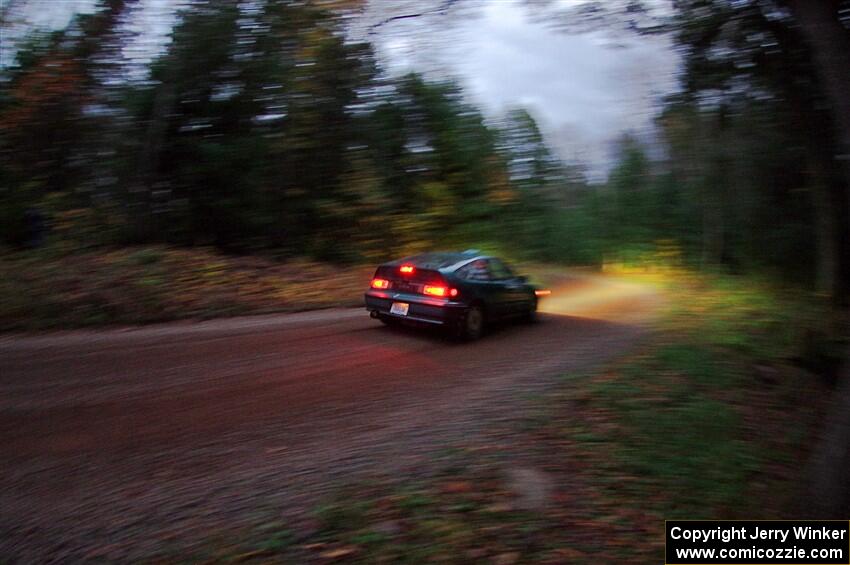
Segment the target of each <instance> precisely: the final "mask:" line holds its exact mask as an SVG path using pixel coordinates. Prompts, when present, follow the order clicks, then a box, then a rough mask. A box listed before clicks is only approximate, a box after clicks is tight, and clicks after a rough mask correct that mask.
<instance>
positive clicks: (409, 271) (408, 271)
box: [399, 265, 413, 275]
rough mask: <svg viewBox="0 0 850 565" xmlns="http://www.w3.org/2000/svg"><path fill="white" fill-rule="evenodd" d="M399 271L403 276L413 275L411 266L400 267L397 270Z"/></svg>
mask: <svg viewBox="0 0 850 565" xmlns="http://www.w3.org/2000/svg"><path fill="white" fill-rule="evenodd" d="M399 271H401V272H402V273H404V274H405V275H412V274H413V265H402V266H401V267H400V268H399Z"/></svg>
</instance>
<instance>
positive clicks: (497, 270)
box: [490, 259, 514, 281]
mask: <svg viewBox="0 0 850 565" xmlns="http://www.w3.org/2000/svg"><path fill="white" fill-rule="evenodd" d="M490 275H491V277H492V279H493V280H497V281H501V280H505V279H512V278H513V277H514V274H513V272H512V271H511V270H510V268H508V266H507V265H505V264H504V263H502V262H501V261H499V260H498V259H490Z"/></svg>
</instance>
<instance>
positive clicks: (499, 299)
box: [458, 258, 510, 318]
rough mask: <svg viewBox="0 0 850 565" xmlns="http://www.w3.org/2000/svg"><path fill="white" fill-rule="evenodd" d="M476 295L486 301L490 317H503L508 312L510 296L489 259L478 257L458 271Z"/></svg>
mask: <svg viewBox="0 0 850 565" xmlns="http://www.w3.org/2000/svg"><path fill="white" fill-rule="evenodd" d="M458 276H459V277H460V278H462V279H463V280H464V282H465V284H466V286H467V288H469V289H470V290H472V291H473V293H474V295H475V296H476V297H477V298H478V299H480V300H481V301H482V302H484V307H485V309H486V310H487V315H488V317H491V318H501V317H503V316H505V315H506V314H508V312H509V308H510V297H509V296H508V293H507V291H506V289H505V285H504V284H503V282H502V281H499V280H495V279H494V276H493V273H492V270H491V268H490V261H489V259H484V258H481V259H476V260H475V261H472V262H471V263H469V264H468V265H465V266H464V267H462V268H461V269H460V270H459V271H458Z"/></svg>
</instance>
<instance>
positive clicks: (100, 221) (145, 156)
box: [0, 0, 850, 294]
mask: <svg viewBox="0 0 850 565" xmlns="http://www.w3.org/2000/svg"><path fill="white" fill-rule="evenodd" d="M355 4H356V3H355ZM628 4H629V6H632V5H635V6H636V5H637V3H635V2H630V3H628ZM675 4H676V11H675V17H674V20H673V21H672V22H670V23H668V25H667V26H665V28H664V29H666V30H668V31H669V30H672V31H673V33H674V35H675V41H676V44H677V46H678V48H679V49H680V51H681V53H682V55H683V60H684V68H683V70H682V77H681V78H682V81H681V82H682V89H681V91H680V92H678V93H676V94H675V95H673V96H671V97H669V98H668V99H667V100H666V101H665V102H664V105H663V108H662V110H661V112H660V114H659V117H658V119H657V126H658V128H657V131H658V134H657V135H658V138H659V142H660V143H659V144H658V145H659V146H660V147H661V151H660V152H659V150H658V149H657V148H648V147H647V146H646V145H645V144H643V143H641V142H640V141H639V140H638V139H637V138H636V137H634V136H630V135H626V136H624V137H623V139H622V140H621V141H620V142H619V144H618V159H617V164H616V166H615V167H614V169H613V170H612V171H611V174H610V177H609V180H608V182H607V183H605V184H604V185H602V186H600V185H590V184H588V183H587V181H586V180H585V177H584V174H583V171H582V170H581V168H580V167H577V166H568V165H565V164H564V163H562V162H561V161H559V160H558V159H557V158H555V156H554V155H553V154H552V152H551V151H550V149H549V148H548V147H547V145H546V143H545V142H544V139H543V136H542V135H541V133H540V130H539V129H538V126H537V124H536V123H535V121H534V119H533V118H532V116H531V115H530V114H529V113H528V112H525V111H523V110H515V111H512V112H510V113H508V114H507V115H506V116H504V117H502V118H501V119H499V120H485V118H484V116H483V115H482V114H481V112H480V111H479V110H478V109H476V108H475V107H473V106H471V105H470V104H469V103H468V102H467V101H466V100H465V98H464V96H463V92H462V91H461V89H460V88H459V87H458V86H457V85H456V84H453V83H451V82H440V83H435V82H430V81H428V80H426V79H424V78H423V77H422V76H419V75H415V74H411V75H408V76H405V77H401V78H387V77H386V76H384V75H383V74H382V73H381V72H380V68H379V65H378V64H377V63H376V61H375V59H374V56H373V53H372V51H371V49H370V47H369V46H368V45H367V44H358V43H352V42H349V41H346V39H345V36H344V33H343V31H344V28H343V26H344V22H342V21H341V20H340V18H338V17H337V16H336V15H334V14H333V13H332V12H329V11H326V10H324V9H321V8H318V7H316V6H315V5H313V4H310V3H307V2H268V3H264V2H250V1H236V0H216V1H199V0H196V1H192V2H189V3H187V4H186V6H185V8H184V9H183V10H182V12H181V16H180V18H179V21H178V23H177V25H176V26H175V28H174V30H173V33H172V41H171V42H170V44H169V45H168V46H167V49H166V50H165V52H164V53H163V54H161V55H160V56H158V57H157V58H156V59H155V60H154V61H153V62H152V63H150V66H149V69H148V71H149V72H147V73H138V72H137V71H132V70H128V67H129V66H130V63H129V62H128V61H127V57H126V55H125V53H124V50H123V49H124V47H125V46H126V45H127V42H128V41H129V39H130V32H128V31H127V26H126V25H124V24H125V23H126V22H127V21H128V19H132V18H133V17H134V15H135V14H136V11H137V10H138V9H139V6H138V3H136V2H134V1H132V0H103V1H102V2H101V4H100V5H99V8H98V9H97V10H95V11H94V12H93V13H91V14H87V15H78V16H76V17H75V18H74V20H73V21H72V23H71V24H70V25H69V26H68V28H67V29H65V30H61V31H56V32H50V33H48V32H38V31H36V32H33V33H32V34H31V35H30V36H29V37H28V38H27V40H26V41H24V42H22V43H21V44H20V45H19V46H18V50H17V55H16V58H15V61H14V63H13V64H11V65H9V66H7V67H6V68H5V69H3V70H2V75H0V241H2V242H5V243H6V244H10V245H21V244H24V243H25V242H26V241H27V237H28V236H27V230H28V220H27V218H28V217H31V214H32V211H33V210H38V211H40V213H43V214H44V215H45V216H46V217H47V219H48V220H49V223H50V224H51V225H52V226H53V231H54V233H55V234H56V237H57V238H59V239H61V240H62V241H63V242H64V243H65V244H67V245H69V246H76V247H87V246H99V245H124V244H135V243H149V242H165V243H172V244H179V245H216V246H218V247H220V248H222V249H224V250H228V251H233V252H253V251H260V250H275V252H277V253H280V254H282V255H284V256H286V255H292V256H294V255H305V254H306V255H312V256H315V257H318V258H323V259H334V260H348V261H358V260H372V259H374V258H378V257H386V256H389V255H394V254H398V253H406V252H411V251H416V250H419V249H425V248H433V247H452V246H466V245H480V244H482V243H484V244H487V243H489V244H492V245H494V246H498V247H499V248H501V249H503V250H505V251H508V252H512V253H514V254H516V255H518V256H522V257H525V258H530V259H541V260H553V261H564V262H571V263H581V264H599V263H601V262H603V261H605V260H608V259H609V258H614V259H617V260H630V259H633V258H634V259H636V260H641V258H645V257H647V256H649V255H652V254H657V253H658V251H659V249H660V250H662V251H663V252H669V254H670V255H671V256H673V255H675V256H676V257H678V258H679V259H680V260H683V261H689V262H692V263H694V264H698V265H702V266H724V267H726V268H730V269H733V270H737V271H752V270H768V271H770V272H772V273H776V274H777V275H779V276H784V277H790V278H793V279H794V280H797V281H804V282H807V283H810V284H812V285H817V286H818V287H819V288H820V289H821V290H823V291H825V292H828V293H831V294H841V293H845V294H846V292H845V291H846V289H847V288H848V287H847V282H846V281H847V280H848V279H850V277H848V271H849V270H850V268H848V265H850V262H849V261H847V256H848V245H850V244H848V243H847V238H846V237H845V236H846V234H847V233H848V227H847V226H848V202H847V196H846V189H847V182H848V174H847V173H846V170H845V169H842V161H841V160H840V159H838V158H837V156H841V155H844V158H845V159H846V158H847V155H846V152H845V153H842V151H844V150H843V149H842V147H843V145H842V143H844V142H843V141H842V139H843V138H842V135H843V133H842V132H843V131H844V130H843V129H842V128H841V127H835V124H836V123H837V114H838V113H840V112H839V111H838V110H839V108H838V106H840V104H841V103H840V101H839V102H836V99H835V96H834V91H835V86H834V85H833V86H832V87H830V84H832V83H833V82H835V80H832V81H830V80H829V79H828V78H827V74H828V73H824V72H823V71H824V69H826V68H830V67H829V65H830V64H832V65H835V62H834V61H833V62H832V63H829V59H828V58H827V59H823V52H822V51H823V50H822V49H821V50H820V51H818V49H817V48H816V45H815V44H813V43H809V41H810V38H808V37H807V35H806V28H805V27H802V28H801V26H800V24H799V22H800V21H803V20H802V19H801V16H800V15H799V14H798V13H797V12H795V9H799V6H796V7H795V5H796V4H797V3H796V2H788V3H787V4H786V3H783V2H774V1H768V0H763V1H757V0H752V1H735V2H732V1H728V0H713V1H709V0H692V1H679V2H676V3H675ZM826 4H829V5H831V6H832V7H833V8H834V11H833V12H830V13H828V14H827V16H829V17H830V18H832V19H833V20H834V22H833V21H832V20H830V22H831V23H833V24H834V25H833V27H832V28H831V29H832V30H833V32H834V31H835V29H836V28H835V26H836V25H837V26H838V28H837V29H838V30H839V31H838V32H837V33H838V36H839V37H840V38H842V41H844V42H845V43H846V41H847V34H848V27H847V25H846V24H847V22H846V19H844V20H842V19H841V18H842V16H841V14H842V13H844V14H845V16H844V17H846V12H841V11H840V10H839V3H837V2H836V3H834V4H832V3H829V2H827V3H826ZM807 6H808V5H807ZM809 8H810V6H808V8H806V7H804V8H803V10H804V11H808V9H809ZM629 10H632V11H633V10H634V8H633V7H630V8H629ZM818 15H819V16H820V17H824V14H822V13H820V14H808V16H811V17H816V16H818ZM833 38H834V37H833ZM833 59H834V57H833ZM824 60H826V61H827V62H826V63H824V62H823V61H824ZM844 71H845V72H846V68H845V69H844ZM140 77H143V78H140ZM833 78H834V77H833ZM841 80H842V79H841V78H840V77H838V79H837V81H838V84H840V83H841ZM650 149H651V150H650Z"/></svg>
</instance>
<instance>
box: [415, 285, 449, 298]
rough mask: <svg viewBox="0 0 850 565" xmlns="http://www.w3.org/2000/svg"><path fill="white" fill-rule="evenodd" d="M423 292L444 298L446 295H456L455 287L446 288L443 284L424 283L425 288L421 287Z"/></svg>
mask: <svg viewBox="0 0 850 565" xmlns="http://www.w3.org/2000/svg"><path fill="white" fill-rule="evenodd" d="M422 293H423V294H428V295H430V296H439V297H440V298H445V297H446V296H457V289H456V288H447V287H445V286H431V285H429V284H426V285H425V288H423V289H422Z"/></svg>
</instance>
